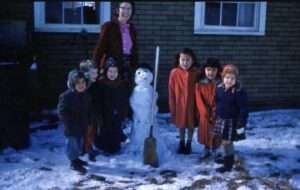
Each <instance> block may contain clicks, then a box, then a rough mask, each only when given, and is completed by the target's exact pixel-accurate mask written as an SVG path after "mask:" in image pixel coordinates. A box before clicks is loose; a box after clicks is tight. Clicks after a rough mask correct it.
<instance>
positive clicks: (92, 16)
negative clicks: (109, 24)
mask: <svg viewBox="0 0 300 190" xmlns="http://www.w3.org/2000/svg"><path fill="white" fill-rule="evenodd" d="M99 7H100V5H99V2H97V3H96V2H95V1H89V2H84V3H83V19H84V21H83V23H84V24H99V23H100V22H99V15H100V10H99Z"/></svg>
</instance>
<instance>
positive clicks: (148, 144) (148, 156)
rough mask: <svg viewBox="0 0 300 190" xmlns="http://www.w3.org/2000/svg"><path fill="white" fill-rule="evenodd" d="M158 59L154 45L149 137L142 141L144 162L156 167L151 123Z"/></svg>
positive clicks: (156, 156)
mask: <svg viewBox="0 0 300 190" xmlns="http://www.w3.org/2000/svg"><path fill="white" fill-rule="evenodd" d="M158 60H159V46H157V47H156V55H155V70H154V87H153V96H152V97H153V98H152V110H151V126H150V131H149V137H147V138H146V139H145V141H144V164H147V165H150V166H152V167H155V168H156V167H158V165H159V163H158V155H157V150H156V139H155V137H154V136H153V125H154V108H155V93H156V83H157V73H158V64H159V62H158Z"/></svg>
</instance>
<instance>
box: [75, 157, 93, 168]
mask: <svg viewBox="0 0 300 190" xmlns="http://www.w3.org/2000/svg"><path fill="white" fill-rule="evenodd" d="M74 161H75V162H77V163H78V165H81V166H88V165H89V164H88V163H87V162H86V161H83V160H80V159H79V158H77V159H75V160H74Z"/></svg>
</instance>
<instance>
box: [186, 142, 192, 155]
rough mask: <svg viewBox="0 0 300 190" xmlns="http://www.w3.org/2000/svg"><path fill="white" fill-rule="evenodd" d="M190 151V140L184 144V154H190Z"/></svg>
mask: <svg viewBox="0 0 300 190" xmlns="http://www.w3.org/2000/svg"><path fill="white" fill-rule="evenodd" d="M191 152H192V142H189V141H188V142H187V143H186V146H185V151H184V154H191Z"/></svg>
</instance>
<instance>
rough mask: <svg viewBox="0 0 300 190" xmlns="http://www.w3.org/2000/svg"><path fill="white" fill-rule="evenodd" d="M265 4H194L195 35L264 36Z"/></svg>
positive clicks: (212, 2) (225, 2) (226, 2)
mask: <svg viewBox="0 0 300 190" xmlns="http://www.w3.org/2000/svg"><path fill="white" fill-rule="evenodd" d="M266 8H267V6H266V2H246V1H242V2H236V1H234V2H230V1H224V2H222V1H211V2H196V3H195V20H194V33H195V34H219V35H224V34H229V35H264V34H265V22H266Z"/></svg>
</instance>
